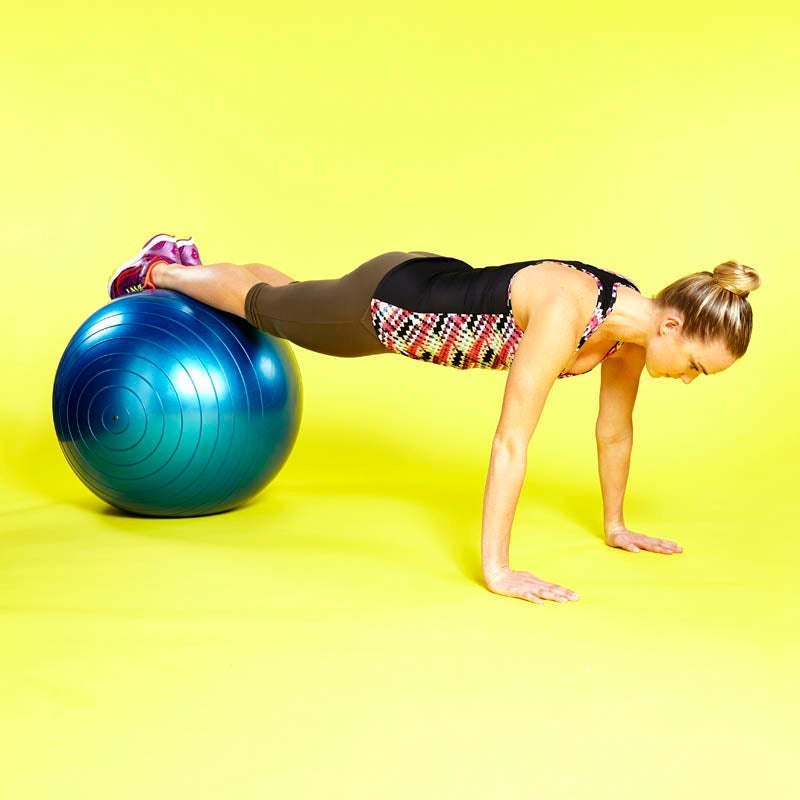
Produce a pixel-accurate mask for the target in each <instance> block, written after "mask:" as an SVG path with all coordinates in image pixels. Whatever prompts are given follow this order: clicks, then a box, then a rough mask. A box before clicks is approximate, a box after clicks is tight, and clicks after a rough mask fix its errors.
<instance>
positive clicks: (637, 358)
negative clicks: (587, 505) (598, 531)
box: [595, 342, 645, 532]
mask: <svg viewBox="0 0 800 800" xmlns="http://www.w3.org/2000/svg"><path fill="white" fill-rule="evenodd" d="M644 362H645V351H644V348H643V347H641V346H639V345H636V344H633V343H632V342H628V343H627V344H625V345H624V346H623V347H622V348H621V349H620V350H619V351H618V353H616V354H615V355H614V356H612V357H611V358H609V359H606V360H605V361H603V363H602V364H601V365H600V404H599V411H598V414H597V424H596V425H595V439H596V442H597V461H598V468H599V471H600V487H601V491H602V494H603V530H604V531H606V532H608V531H609V530H611V529H613V528H616V527H618V526H620V525H623V526H624V524H625V522H624V519H623V514H622V502H623V498H624V496H625V486H626V484H627V481H628V473H629V471H630V463H631V448H632V447H633V406H634V404H635V403H636V395H637V393H638V391H639V378H640V377H641V374H642V369H643V368H644Z"/></svg>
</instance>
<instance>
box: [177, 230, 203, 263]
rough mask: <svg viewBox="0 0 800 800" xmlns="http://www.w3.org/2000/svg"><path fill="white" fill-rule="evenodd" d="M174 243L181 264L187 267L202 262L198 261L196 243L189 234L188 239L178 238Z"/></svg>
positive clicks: (198, 255)
mask: <svg viewBox="0 0 800 800" xmlns="http://www.w3.org/2000/svg"><path fill="white" fill-rule="evenodd" d="M176 244H177V245H178V253H179V254H180V260H181V264H183V265H184V266H187V267H194V266H199V265H200V264H202V263H203V262H202V261H200V253H198V252H197V245H196V244H195V243H194V239H192V237H191V236H190V237H189V238H188V239H178V240H177V241H176Z"/></svg>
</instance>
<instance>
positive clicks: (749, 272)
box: [713, 261, 761, 297]
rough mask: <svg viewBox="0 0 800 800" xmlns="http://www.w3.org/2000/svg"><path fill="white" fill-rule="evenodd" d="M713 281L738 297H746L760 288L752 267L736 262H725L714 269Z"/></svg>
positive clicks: (759, 279) (756, 274)
mask: <svg viewBox="0 0 800 800" xmlns="http://www.w3.org/2000/svg"><path fill="white" fill-rule="evenodd" d="M713 281H714V283H716V284H717V285H718V286H721V287H722V288H723V289H727V290H728V291H729V292H733V293H734V294H737V295H739V297H747V295H749V294H750V292H752V291H753V290H755V289H758V287H759V286H761V278H759V276H758V273H757V272H756V271H755V270H754V269H753V268H752V267H748V266H747V265H746V264H741V263H740V262H738V261H725V262H723V263H722V264H719V265H717V266H716V267H714V274H713Z"/></svg>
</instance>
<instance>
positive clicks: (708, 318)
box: [653, 261, 761, 358]
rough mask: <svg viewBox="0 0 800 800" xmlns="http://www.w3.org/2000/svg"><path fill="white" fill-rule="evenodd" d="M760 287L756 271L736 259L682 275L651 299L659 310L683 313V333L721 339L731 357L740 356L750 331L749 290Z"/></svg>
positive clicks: (708, 340) (690, 335)
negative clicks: (710, 268)
mask: <svg viewBox="0 0 800 800" xmlns="http://www.w3.org/2000/svg"><path fill="white" fill-rule="evenodd" d="M759 286H761V278H760V277H759V276H758V273H757V272H756V271H755V270H754V269H753V268H752V267H748V266H746V265H745V264H740V263H739V262H738V261H725V262H724V263H722V264H719V265H717V266H716V267H714V271H713V272H710V271H709V270H702V271H701V272H695V273H693V274H691V275H686V276H685V277H683V278H680V279H679V280H677V281H674V282H673V283H671V284H670V285H669V286H666V287H664V288H663V289H662V290H661V291H660V292H659V293H658V294H657V295H655V297H654V298H653V299H654V300H655V302H656V306H657V307H658V308H659V309H662V310H666V309H668V308H672V309H675V310H676V311H679V312H680V313H681V314H683V318H684V322H683V335H684V336H685V337H687V338H689V339H699V340H700V341H701V342H703V343H708V342H711V341H714V340H717V339H722V341H723V342H724V343H725V346H726V347H727V349H728V350H729V351H730V353H731V355H733V356H734V357H735V358H741V357H742V356H743V355H744V354H745V352H746V351H747V346H748V344H750V335H751V333H752V332H753V309H752V307H751V306H750V303H749V302H748V301H747V296H748V295H749V294H750V292H752V291H754V290H755V289H758V287H759Z"/></svg>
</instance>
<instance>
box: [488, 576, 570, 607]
mask: <svg viewBox="0 0 800 800" xmlns="http://www.w3.org/2000/svg"><path fill="white" fill-rule="evenodd" d="M484 577H485V578H486V585H487V586H488V587H489V590H490V591H492V592H494V593H495V594H504V595H507V596H508V597H519V598H520V599H522V600H529V601H531V602H533V603H540V604H541V603H543V602H544V600H555V601H557V602H559V603H566V602H567V601H568V600H577V599H578V597H579V596H580V595H579V594H578V593H577V592H573V591H572V590H571V589H566V588H565V587H563V586H559V585H558V584H555V583H549V582H548V581H543V580H542V579H541V578H537V577H536V576H535V575H532V574H531V573H530V572H521V571H517V570H513V569H511V568H510V567H504V568H503V569H500V570H497V571H496V572H492V573H490V574H488V575H485V576H484ZM542 598H544V600H542Z"/></svg>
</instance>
